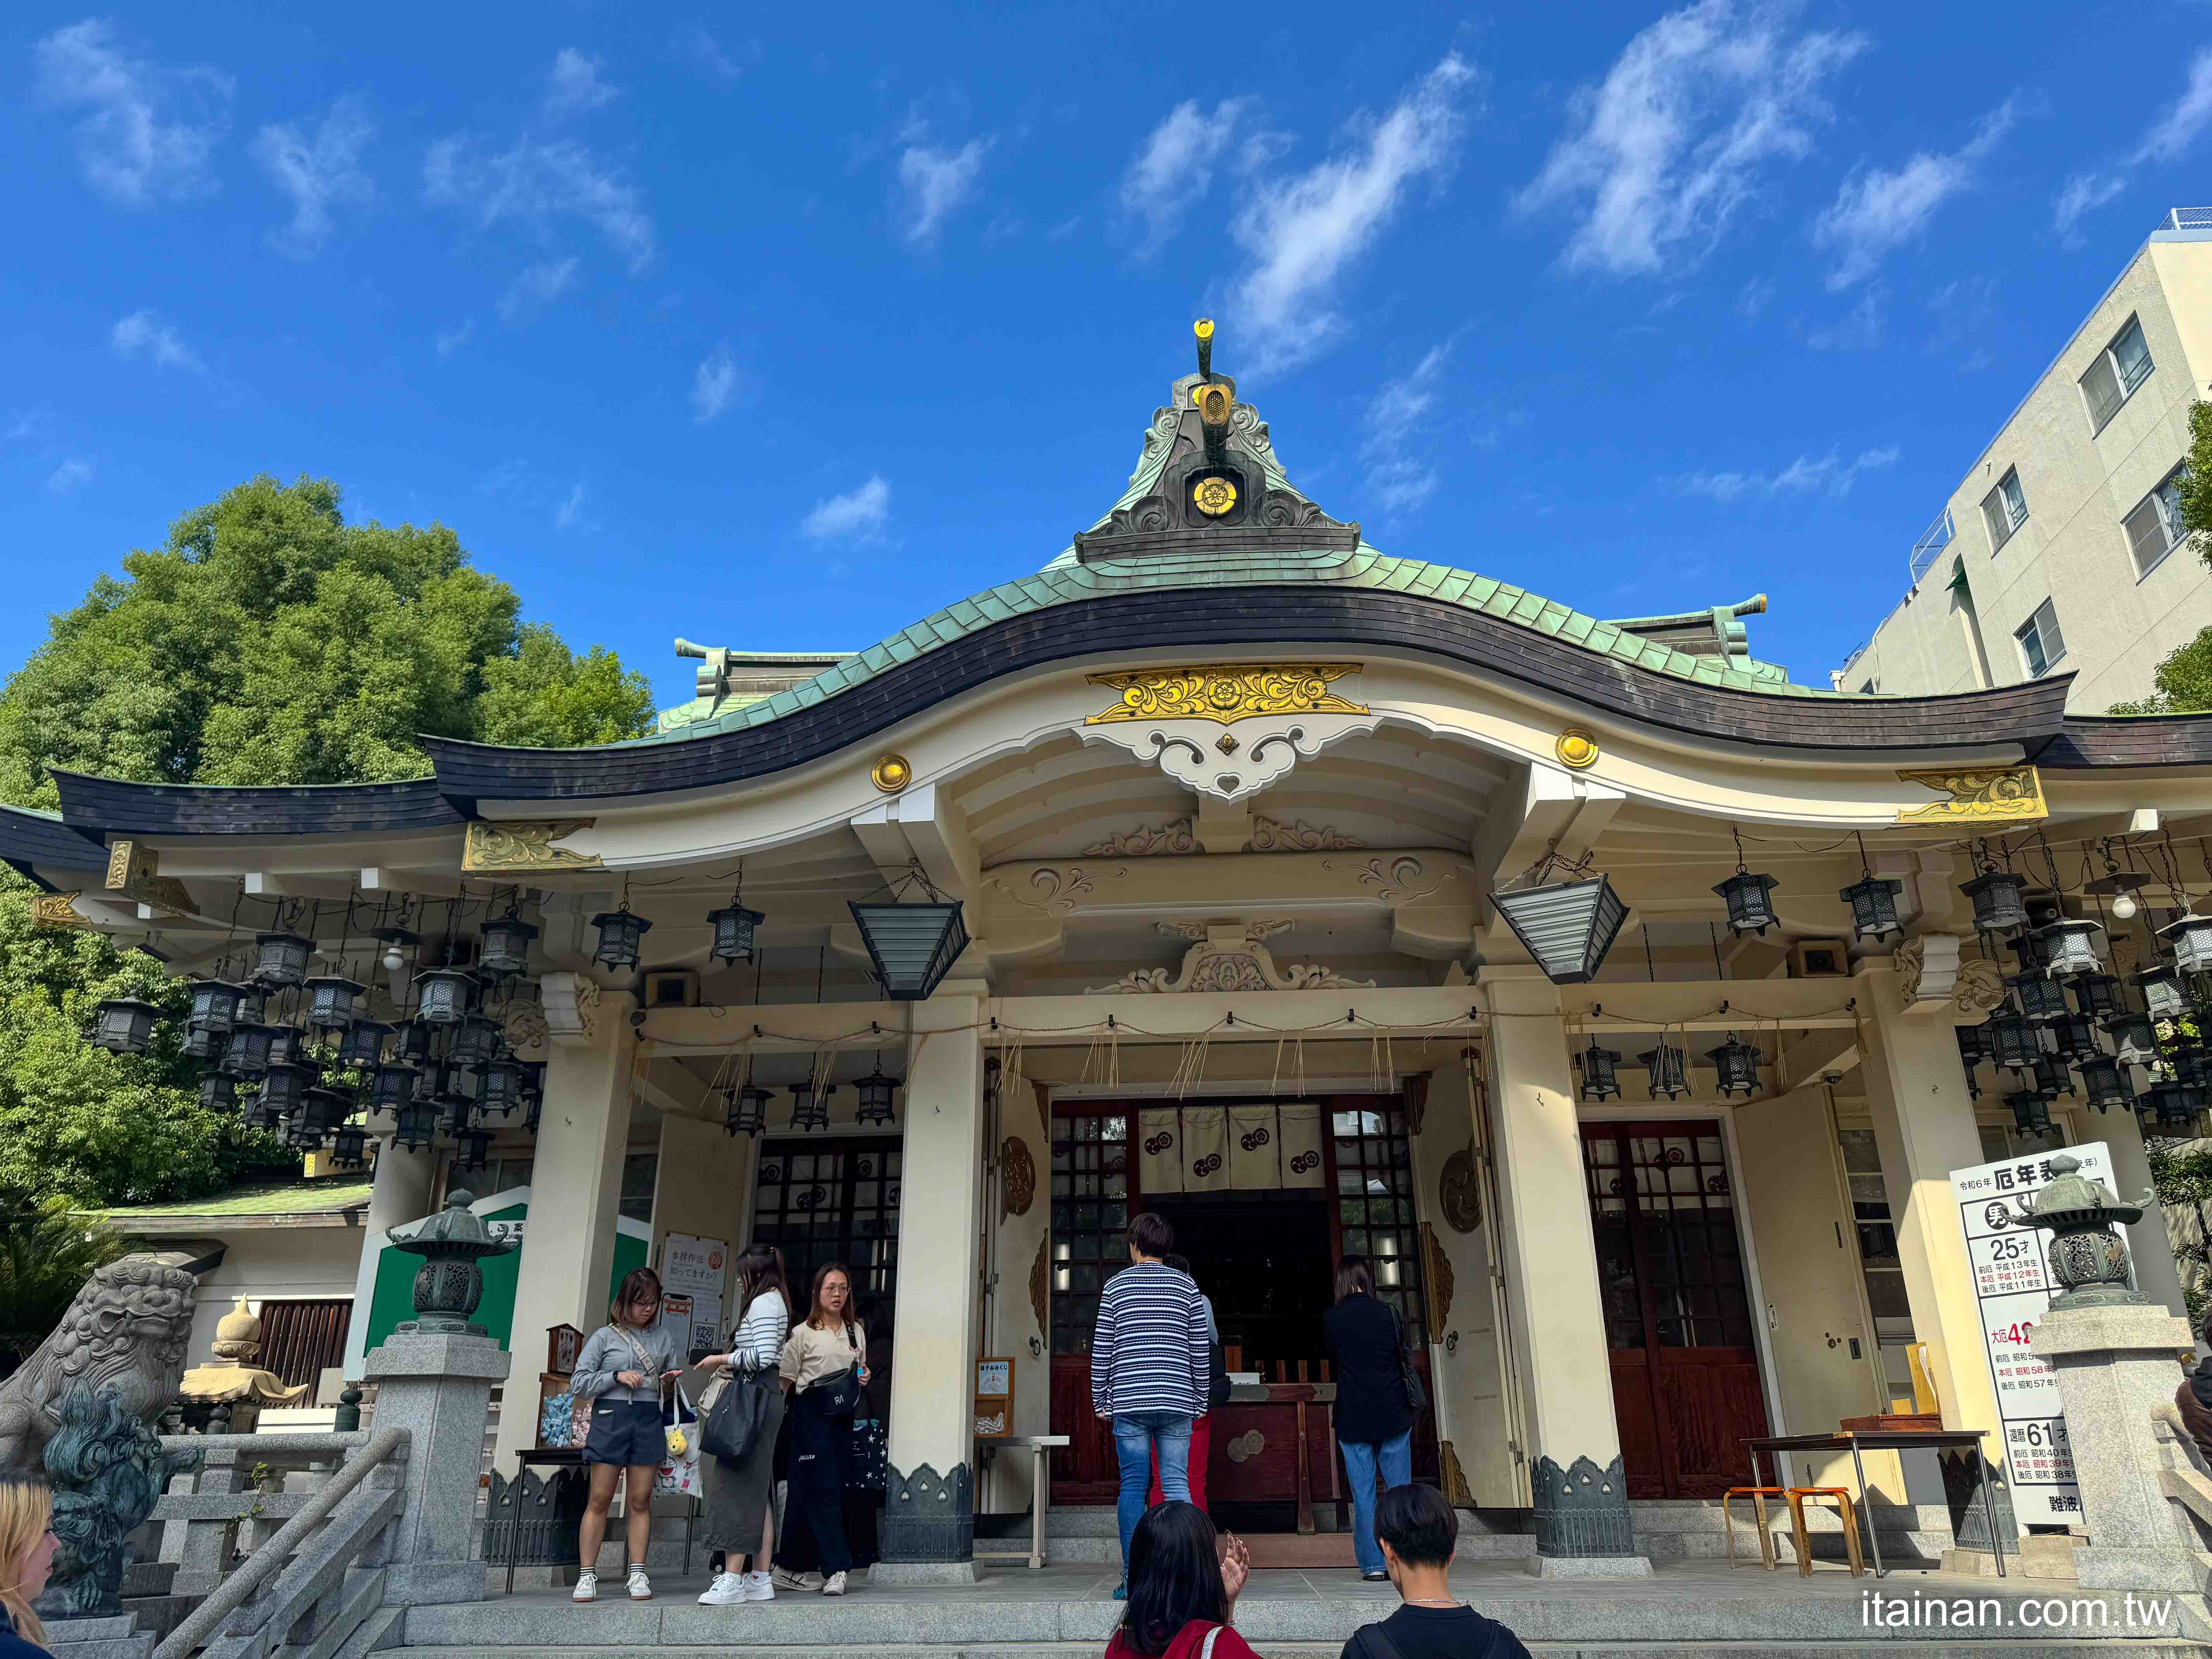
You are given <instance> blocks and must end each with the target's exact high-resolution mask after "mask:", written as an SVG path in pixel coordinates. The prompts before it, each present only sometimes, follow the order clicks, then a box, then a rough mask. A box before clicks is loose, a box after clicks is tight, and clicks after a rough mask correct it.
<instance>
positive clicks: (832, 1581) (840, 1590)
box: [822, 1572, 845, 1595]
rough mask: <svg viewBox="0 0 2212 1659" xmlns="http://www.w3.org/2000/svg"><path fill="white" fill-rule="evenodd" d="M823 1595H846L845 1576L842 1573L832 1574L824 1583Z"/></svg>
mask: <svg viewBox="0 0 2212 1659" xmlns="http://www.w3.org/2000/svg"><path fill="white" fill-rule="evenodd" d="M822 1593H823V1595H843V1594H844V1593H845V1575H844V1574H843V1573H842V1572H833V1573H831V1574H830V1575H829V1577H827V1578H825V1579H823V1581H822Z"/></svg>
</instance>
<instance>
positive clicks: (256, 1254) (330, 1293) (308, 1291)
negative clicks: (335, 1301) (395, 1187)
mask: <svg viewBox="0 0 2212 1659" xmlns="http://www.w3.org/2000/svg"><path fill="white" fill-rule="evenodd" d="M216 1237H222V1240H223V1243H224V1244H225V1245H226V1247H227V1248H226V1249H225V1250H224V1252H223V1258H222V1266H221V1267H217V1268H216V1269H214V1270H213V1271H212V1272H210V1273H202V1274H201V1275H200V1280H199V1287H198V1290H197V1291H196V1292H195V1301H194V1305H193V1309H192V1346H191V1348H190V1349H189V1350H187V1352H186V1357H185V1364H187V1365H197V1364H203V1363H204V1362H205V1361H206V1360H207V1359H208V1358H209V1357H210V1355H211V1353H212V1352H213V1351H214V1350H213V1346H212V1345H213V1343H214V1341H215V1327H216V1321H217V1320H219V1319H221V1318H222V1316H224V1315H225V1314H227V1313H228V1312H229V1311H230V1310H231V1309H232V1307H233V1306H234V1304H236V1302H237V1299H238V1298H239V1297H241V1296H242V1297H246V1301H247V1303H248V1304H250V1305H251V1306H252V1308H253V1310H254V1311H255V1312H257V1313H258V1312H259V1311H260V1305H261V1304H262V1302H263V1301H264V1300H266V1299H268V1298H270V1297H277V1298H290V1299H294V1300H320V1299H322V1298H325V1297H339V1296H343V1297H351V1296H352V1295H353V1293H354V1289H355V1282H356V1279H357V1278H358V1276H359V1274H360V1271H361V1247H362V1240H363V1239H364V1238H365V1237H367V1234H366V1233H365V1232H364V1231H362V1229H361V1228H359V1227H258V1228H252V1229H241V1230H240V1231H236V1232H234V1233H230V1234H228V1235H222V1234H217V1235H216Z"/></svg>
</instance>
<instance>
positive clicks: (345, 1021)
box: [307, 975, 368, 1031]
mask: <svg viewBox="0 0 2212 1659" xmlns="http://www.w3.org/2000/svg"><path fill="white" fill-rule="evenodd" d="M367 988H368V987H366V986H363V985H359V984H356V982H355V981H352V980H349V979H345V978H342V977H340V976H338V975H325V976H323V977H321V978H319V979H311V980H309V981H307V1024H308V1025H309V1026H310V1027H311V1028H312V1029H313V1030H318V1031H343V1030H345V1028H346V1027H347V1026H349V1025H350V1024H353V1022H354V1016H355V1014H356V1012H366V1010H362V1009H359V1008H358V1007H357V1006H356V1005H358V1004H359V1003H360V1002H361V1000H362V992H363V991H365V990H366V989H367Z"/></svg>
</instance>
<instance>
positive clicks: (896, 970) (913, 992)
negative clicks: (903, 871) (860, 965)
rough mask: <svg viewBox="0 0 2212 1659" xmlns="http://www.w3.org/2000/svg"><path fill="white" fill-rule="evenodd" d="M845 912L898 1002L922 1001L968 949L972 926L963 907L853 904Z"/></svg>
mask: <svg viewBox="0 0 2212 1659" xmlns="http://www.w3.org/2000/svg"><path fill="white" fill-rule="evenodd" d="M845 908H847V909H848V910H850V911H851V912H852V913H853V922H854V926H855V927H858V928H859V929H860V942H861V943H862V944H864V945H866V946H867V947H868V961H869V963H871V964H872V966H873V968H874V969H875V975H876V982H877V983H878V985H881V986H882V987H884V995H885V996H887V997H889V998H890V1000H892V1001H894V1002H920V1001H922V1000H924V999H926V998H927V996H928V995H929V994H930V993H931V992H932V991H934V990H935V989H936V988H937V987H938V986H939V984H940V983H942V982H943V981H944V978H945V975H947V974H949V973H951V971H952V964H953V963H955V962H957V961H958V960H959V959H960V953H961V952H962V951H965V950H966V949H967V948H968V923H967V921H966V918H965V915H964V914H963V911H962V909H961V908H960V905H959V904H958V902H951V903H945V902H937V901H931V902H927V903H917V904H900V903H897V902H891V903H886V904H861V903H858V902H848V903H847V905H846V907H845Z"/></svg>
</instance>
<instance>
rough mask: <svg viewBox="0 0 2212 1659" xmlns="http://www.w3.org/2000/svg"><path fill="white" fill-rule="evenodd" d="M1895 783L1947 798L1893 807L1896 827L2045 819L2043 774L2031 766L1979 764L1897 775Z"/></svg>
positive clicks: (2028, 821) (2045, 806)
mask: <svg viewBox="0 0 2212 1659" xmlns="http://www.w3.org/2000/svg"><path fill="white" fill-rule="evenodd" d="M1898 777H1899V780H1901V781H1904V782H1905V783H1917V784H1921V785H1923V786H1924V787H1928V788H1929V789H1933V790H1935V791H1936V793H1939V794H1944V795H1948V796H1949V797H1950V798H1951V799H1948V800H1939V801H1931V802H1930V803H1929V805H1925V806H1905V807H1900V808H1899V809H1898V814H1897V821H1898V822H1899V823H1950V822H1955V821H1957V820H1959V819H1961V818H1965V819H1971V820H1973V821H1975V822H1978V823H1992V822H1996V823H2033V822H2034V821H2035V820H2037V819H2039V818H2045V817H2049V816H2050V815H2051V809H2050V808H2049V807H2048V806H2047V805H2045V804H2044V799H2043V776H2042V775H2041V774H2040V773H2039V772H2038V771H2037V770H2036V769H2034V768H2033V766H1984V767H1977V768H1973V769H1966V768H1963V767H1962V768H1959V769H1952V770H1946V771H1931V772H1899V774H1898Z"/></svg>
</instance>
